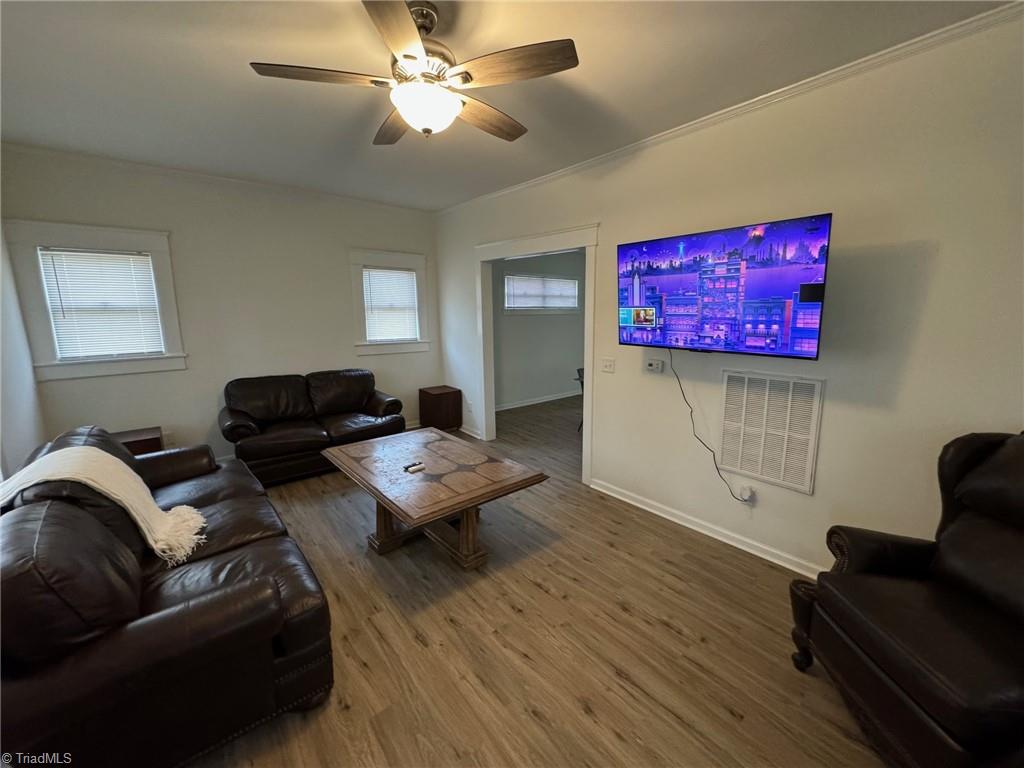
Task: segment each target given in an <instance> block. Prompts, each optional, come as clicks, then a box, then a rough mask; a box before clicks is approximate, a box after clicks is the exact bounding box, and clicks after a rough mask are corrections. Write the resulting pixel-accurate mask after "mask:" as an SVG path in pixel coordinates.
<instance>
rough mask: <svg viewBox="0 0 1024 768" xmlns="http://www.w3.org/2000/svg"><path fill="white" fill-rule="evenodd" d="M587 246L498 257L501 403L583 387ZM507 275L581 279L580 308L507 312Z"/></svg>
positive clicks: (497, 389)
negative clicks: (529, 255) (579, 376)
mask: <svg viewBox="0 0 1024 768" xmlns="http://www.w3.org/2000/svg"><path fill="white" fill-rule="evenodd" d="M586 259H587V257H586V252H585V251H583V250H579V251H573V252H571V253H557V254H547V255H544V256H535V257H533V258H529V259H514V260H511V261H496V262H494V264H493V267H492V270H491V272H492V280H493V288H494V300H493V307H494V402H495V406H496V407H497V408H498V409H501V408H508V407H515V406H517V405H525V404H527V403H530V402H541V401H543V400H545V399H550V398H553V397H557V396H559V395H566V394H574V395H578V394H579V391H580V387H579V384H577V383H576V382H575V381H573V379H574V378H575V376H576V369H577V368H582V367H583V296H584V291H583V282H584V279H585V278H586ZM505 275H551V276H553V277H567V278H572V279H575V280H577V281H578V282H579V310H578V311H576V312H564V313H558V314H550V313H530V312H506V311H505V309H504V306H505Z"/></svg>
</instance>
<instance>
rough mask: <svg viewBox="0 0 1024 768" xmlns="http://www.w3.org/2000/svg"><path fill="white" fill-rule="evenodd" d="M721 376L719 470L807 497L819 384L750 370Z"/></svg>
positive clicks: (818, 415)
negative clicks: (780, 487) (744, 476)
mask: <svg viewBox="0 0 1024 768" xmlns="http://www.w3.org/2000/svg"><path fill="white" fill-rule="evenodd" d="M722 374H723V377H722V448H721V452H720V456H719V464H720V465H721V467H722V469H724V470H727V471H729V472H736V473H738V474H741V475H747V476H748V477H755V478H757V479H758V480H764V481H765V482H768V483H772V484H774V485H781V486H783V487H784V488H792V489H793V490H795V491H800V492H801V493H808V494H809V493H813V492H814V465H815V462H816V460H817V456H818V423H819V421H820V419H821V398H822V390H823V387H824V384H825V382H823V381H820V380H818V379H805V378H801V377H795V376H782V375H779V374H774V373H771V374H769V373H753V372H750V371H729V370H726V371H723V372H722Z"/></svg>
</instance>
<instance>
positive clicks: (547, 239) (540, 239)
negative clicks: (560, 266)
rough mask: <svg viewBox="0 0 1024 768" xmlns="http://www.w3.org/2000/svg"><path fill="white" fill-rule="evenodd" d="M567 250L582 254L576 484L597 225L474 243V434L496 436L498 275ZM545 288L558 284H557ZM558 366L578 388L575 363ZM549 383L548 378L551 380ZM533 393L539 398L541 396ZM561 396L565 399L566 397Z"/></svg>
mask: <svg viewBox="0 0 1024 768" xmlns="http://www.w3.org/2000/svg"><path fill="white" fill-rule="evenodd" d="M570 252H573V253H577V254H582V259H583V278H582V280H581V281H578V286H577V290H578V304H579V313H580V316H581V317H582V323H583V365H582V367H583V369H584V371H583V378H584V386H583V391H582V402H581V403H580V406H581V407H582V414H581V421H582V424H580V423H579V422H577V423H576V427H578V432H577V434H578V435H579V439H580V457H581V458H580V470H579V475H580V478H581V480H582V482H584V483H587V484H589V482H590V453H591V450H590V447H591V443H592V435H591V426H592V425H591V422H592V419H591V415H592V414H591V411H592V408H593V397H592V395H593V392H592V387H587V386H586V383H587V379H588V378H591V377H588V376H587V373H588V372H589V371H591V370H593V354H594V351H593V349H594V344H593V337H594V293H595V291H594V276H595V261H596V252H597V225H590V226H586V227H578V228H573V229H566V230H560V231H558V232H552V233H548V234H546V235H537V236H532V237H524V238H518V239H514V240H504V241H500V242H494V243H483V244H481V245H478V246H477V247H476V255H477V258H478V260H479V261H478V263H479V265H480V268H479V273H478V277H479V282H478V291H479V292H478V294H477V320H478V323H479V325H478V327H479V329H480V360H481V369H480V379H479V386H480V389H479V394H480V398H479V402H480V403H481V406H480V410H481V416H482V419H481V422H482V423H481V427H482V429H481V434H480V437H481V438H482V439H484V440H494V439H495V438H496V437H497V431H498V428H497V417H496V414H497V413H498V411H497V406H498V399H497V394H498V391H499V390H498V388H497V386H496V368H495V335H494V333H495V311H504V304H505V301H504V285H505V280H504V277H505V275H506V274H507V273H508V272H509V271H510V267H509V264H511V265H512V267H511V271H513V272H523V273H525V272H526V271H527V267H528V266H529V265H526V267H523V265H518V266H517V265H516V264H515V262H517V261H522V262H528V261H530V260H531V259H534V258H538V257H547V256H557V255H562V254H568V253H570ZM577 258H578V257H577ZM534 266H535V267H536V266H537V262H535V263H534ZM496 267H497V270H496ZM495 271H498V272H499V273H500V274H501V275H502V277H501V280H500V283H499V285H500V286H501V290H500V291H496V288H495ZM524 276H527V275H524ZM551 287H552V288H559V286H551ZM561 288H564V286H561ZM496 296H497V298H496ZM566 360H567V361H568V355H567V356H566ZM564 365H565V367H566V368H567V369H568V370H567V372H566V374H565V375H564V378H565V379H567V383H568V384H569V385H570V387H579V382H577V381H574V379H575V378H576V373H577V371H576V369H577V368H578V367H580V366H578V365H573V364H571V362H570V363H565V364H564ZM552 381H554V379H553V378H552ZM501 391H502V393H503V396H505V393H506V392H507V391H508V390H507V389H503V390H501ZM570 391H573V390H571V389H570V388H567V389H564V390H561V392H552V393H550V394H556V395H557V394H565V395H568V393H569V392H570ZM534 396H535V397H541V395H534ZM523 399H529V398H523ZM566 400H568V397H567V398H566ZM517 402H519V403H520V406H519V407H526V406H525V405H523V404H521V400H520V401H515V400H512V401H511V404H515V403H517ZM545 402H551V403H555V402H557V400H548V401H540V402H538V403H533V405H540V404H543V403H545ZM509 404H510V402H508V400H507V397H506V402H504V403H502V405H506V406H507V405H509ZM580 406H577V407H580ZM552 407H554V406H552ZM512 410H514V409H509V412H510V413H511V411H512ZM503 412H504V411H503Z"/></svg>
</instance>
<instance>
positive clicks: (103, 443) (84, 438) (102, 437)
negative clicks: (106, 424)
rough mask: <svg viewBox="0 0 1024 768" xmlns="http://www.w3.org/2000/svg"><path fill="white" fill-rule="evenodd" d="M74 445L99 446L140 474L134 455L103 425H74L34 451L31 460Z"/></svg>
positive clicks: (137, 461) (139, 466) (139, 467)
mask: <svg viewBox="0 0 1024 768" xmlns="http://www.w3.org/2000/svg"><path fill="white" fill-rule="evenodd" d="M76 446H91V447H93V448H99V449H100V450H101V451H105V452H106V453H109V454H110V455H111V456H113V457H114V458H117V459H120V460H121V461H123V462H124V463H125V464H127V465H128V466H129V467H131V468H132V471H133V472H135V473H136V474H141V465H140V464H139V460H138V459H137V458H135V455H134V454H133V453H132V452H131V451H129V450H128V449H127V448H125V447H124V443H122V442H120V441H119V440H116V439H114V438H113V437H112V436H111V434H110V433H109V432H107V430H105V429H103V427H76V428H75V429H69V430H68V431H67V432H62V433H61V434H59V435H57V437H55V438H54V439H53V440H52V441H51V442H49V443H48V444H47V445H46V447H45V448H44V449H42V450H39V451H36V452H34V453H33V455H32V460H33V461H35V460H36V459H38V458H40V457H41V456H45V455H47V454H49V453H53V452H54V451H59V450H61V449H63V448H73V447H76Z"/></svg>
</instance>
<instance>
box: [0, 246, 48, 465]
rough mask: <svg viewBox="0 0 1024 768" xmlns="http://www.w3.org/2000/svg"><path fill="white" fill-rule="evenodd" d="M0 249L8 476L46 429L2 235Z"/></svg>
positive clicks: (0, 403)
mask: <svg viewBox="0 0 1024 768" xmlns="http://www.w3.org/2000/svg"><path fill="white" fill-rule="evenodd" d="M0 251H2V260H0V346H2V349H0V475H2V476H3V477H8V476H10V475H11V473H13V472H14V471H16V470H17V469H18V467H20V466H21V463H22V462H23V461H24V459H25V457H26V456H27V455H28V453H29V451H31V450H32V449H33V448H35V447H36V445H38V444H39V443H41V442H44V441H45V439H46V430H45V429H44V427H43V414H42V410H41V409H40V407H39V398H38V396H37V394H36V382H35V376H34V375H33V372H32V355H31V353H30V352H29V348H28V337H27V336H26V335H25V325H24V323H23V322H22V317H21V309H20V305H19V302H18V290H17V288H16V287H15V285H14V278H13V276H12V273H11V260H10V256H9V255H8V253H7V241H6V240H4V239H3V237H2V236H0Z"/></svg>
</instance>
